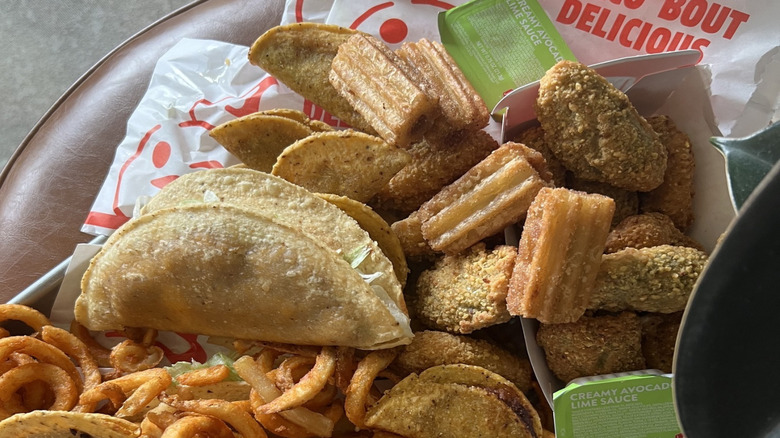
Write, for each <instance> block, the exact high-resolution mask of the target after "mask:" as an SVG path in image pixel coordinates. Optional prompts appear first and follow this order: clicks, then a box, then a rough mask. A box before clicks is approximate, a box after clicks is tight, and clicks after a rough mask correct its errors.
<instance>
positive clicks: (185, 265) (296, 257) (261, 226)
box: [75, 203, 411, 349]
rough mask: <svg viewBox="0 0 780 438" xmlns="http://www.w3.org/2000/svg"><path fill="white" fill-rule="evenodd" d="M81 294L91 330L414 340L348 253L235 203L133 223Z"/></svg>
mask: <svg viewBox="0 0 780 438" xmlns="http://www.w3.org/2000/svg"><path fill="white" fill-rule="evenodd" d="M81 289H82V292H81V295H80V296H79V297H78V299H77V300H76V306H75V315H76V320H77V321H78V322H79V323H81V324H83V325H84V326H86V327H87V328H89V329H91V330H116V329H123V328H126V327H148V328H154V329H158V330H170V331H176V332H180V333H198V334H203V335H209V336H225V337H234V338H238V339H254V340H263V341H270V342H283V343H291V344H301V345H343V346H351V347H355V348H361V349H377V348H387V347H392V346H396V345H400V344H405V343H408V342H409V341H410V339H411V337H410V335H409V333H410V330H409V327H408V322H407V324H406V325H404V324H403V323H402V322H401V321H399V318H398V316H399V315H403V313H402V312H401V311H400V309H398V308H397V307H396V308H395V309H393V308H391V307H392V300H389V299H386V297H384V299H383V297H381V296H379V293H378V291H377V290H376V288H374V287H372V286H371V285H370V284H368V282H366V281H365V280H364V279H363V278H362V277H361V276H360V274H358V272H357V271H355V270H354V269H352V267H351V266H350V265H349V263H347V261H346V260H344V259H343V258H342V257H341V256H340V255H339V254H337V253H336V252H334V251H332V250H331V249H329V248H327V247H325V246H323V245H321V244H320V243H318V242H316V241H315V240H314V239H312V238H310V237H308V236H306V235H303V234H302V233H300V232H299V231H297V230H295V229H293V228H291V227H288V226H286V225H281V224H279V223H277V222H275V221H273V220H271V219H269V218H268V217H266V216H264V215H262V214H259V213H258V212H256V211H255V210H251V209H245V208H240V207H237V206H235V205H232V204H227V203H194V204H187V205H182V206H177V207H171V208H166V209H161V210H157V211H154V212H151V213H147V214H143V215H141V216H139V217H137V218H135V219H132V220H131V221H129V222H127V223H126V224H125V225H124V226H122V227H120V229H119V230H117V231H116V232H115V233H114V234H112V235H111V236H110V237H109V239H108V240H107V241H106V243H105V244H104V246H103V248H102V249H101V251H100V252H99V253H98V254H97V255H96V256H95V257H94V258H93V259H92V261H91V262H90V265H89V267H88V269H87V271H86V273H85V274H84V277H83V278H82V284H81Z"/></svg>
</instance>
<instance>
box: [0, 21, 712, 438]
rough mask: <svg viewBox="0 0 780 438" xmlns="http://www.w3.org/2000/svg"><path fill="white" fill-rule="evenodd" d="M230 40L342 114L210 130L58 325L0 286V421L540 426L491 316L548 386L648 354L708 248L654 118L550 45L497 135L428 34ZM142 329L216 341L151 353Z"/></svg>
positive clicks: (546, 427)
mask: <svg viewBox="0 0 780 438" xmlns="http://www.w3.org/2000/svg"><path fill="white" fill-rule="evenodd" d="M249 58H250V61H251V62H252V63H253V64H255V65H257V66H259V67H261V68H262V69H264V70H265V71H266V72H268V73H270V74H272V75H273V76H274V77H276V78H277V79H278V80H279V81H280V82H282V83H284V84H285V85H287V86H288V87H290V88H291V89H292V90H294V91H296V92H297V93H299V94H301V95H302V96H303V97H304V98H306V99H308V100H310V101H311V102H313V103H315V104H317V105H319V106H320V107H322V108H324V109H325V110H327V111H328V112H330V113H331V114H333V115H335V116H337V117H339V118H340V119H341V120H342V121H343V122H346V123H348V124H349V125H350V127H349V128H345V129H340V130H335V129H333V128H332V127H330V126H327V125H325V124H324V123H322V122H320V121H317V120H311V119H309V118H308V117H307V116H306V115H305V114H303V113H301V112H299V111H294V110H288V109H277V110H270V111H262V112H260V113H257V114H252V115H248V116H244V117H240V118H237V119H235V120H232V121H230V122H227V123H225V124H223V125H220V126H218V127H216V128H215V129H214V130H213V131H212V132H211V136H212V138H214V140H216V141H217V142H218V143H219V144H221V145H222V146H224V147H225V148H226V149H227V150H228V151H230V152H231V153H233V154H234V155H235V156H236V157H237V158H238V159H240V160H241V161H242V164H241V165H239V166H235V167H232V168H227V169H211V170H203V171H199V172H196V173H192V174H188V175H185V176H182V177H179V178H178V179H176V180H175V181H173V182H171V183H169V184H168V185H167V186H166V187H164V188H163V189H162V190H161V191H160V192H159V193H158V194H157V195H156V196H155V197H153V198H152V199H151V200H150V201H149V202H148V203H147V204H146V205H143V206H142V207H141V208H140V209H139V214H138V215H137V216H136V217H134V218H133V219H132V220H131V221H129V222H128V223H127V224H125V225H124V226H123V227H121V228H120V229H119V230H117V232H116V233H115V234H114V235H112V236H111V237H110V238H109V239H108V241H107V242H106V244H105V245H104V247H103V248H102V249H101V251H100V252H99V253H98V254H97V255H96V256H95V257H94V258H93V259H92V261H91V263H90V266H89V268H88V270H87V272H86V273H85V274H84V277H83V279H82V293H81V295H80V296H79V298H78V300H77V302H76V304H75V316H76V320H75V321H74V323H73V325H72V326H71V327H70V331H68V330H64V329H61V328H55V327H53V326H51V324H50V323H49V322H48V320H47V319H46V317H45V316H43V315H41V314H40V313H38V312H37V311H34V310H32V309H30V308H26V307H19V306H10V305H7V306H5V307H3V306H0V319H1V320H20V321H22V322H24V323H26V324H27V325H28V326H30V327H31V328H32V331H33V333H32V334H31V335H28V336H10V334H8V333H6V336H5V337H3V338H1V339H0V356H1V357H0V366H2V367H3V372H2V374H0V402H1V403H0V417H2V421H0V435H2V436H6V435H9V436H10V435H14V434H23V433H27V434H30V433H32V434H35V433H54V432H59V433H70V431H77V432H80V433H84V434H90V435H92V436H117V437H140V436H143V437H152V438H157V437H166V438H167V437H178V436H220V437H222V436H225V437H233V436H243V437H263V436H281V437H331V436H332V437H372V436H373V437H377V438H382V437H384V438H392V437H401V438H424V437H437V436H452V437H459V436H463V437H475V436H485V437H504V436H506V437H510V436H511V437H542V436H549V435H551V432H549V431H550V430H552V429H553V424H552V422H551V411H550V408H549V406H547V405H546V401H545V399H544V397H543V396H542V395H541V393H540V389H539V383H538V382H537V381H536V380H535V377H534V376H533V375H532V371H531V365H530V362H529V360H528V358H527V355H526V353H525V350H524V346H523V345H522V343H520V342H518V339H519V338H520V336H521V333H520V328H519V325H518V324H517V322H518V319H517V318H514V317H515V316H522V317H525V318H535V319H537V320H538V321H539V322H540V329H539V331H538V335H537V340H538V343H539V344H540V345H541V346H542V348H543V349H544V350H545V352H546V355H547V362H548V364H549V367H550V368H551V370H552V371H553V372H554V373H555V375H557V376H558V377H559V378H560V379H561V380H564V381H569V380H571V379H574V378H577V377H581V376H589V375H596V374H605V373H614V372H620V371H628V370H637V369H644V368H646V367H653V368H659V369H662V370H665V371H668V369H669V368H670V367H671V357H672V354H673V352H674V342H675V339H676V331H677V329H678V328H679V324H680V315H681V311H682V310H683V309H684V307H685V305H686V302H687V299H688V296H689V295H690V293H691V291H692V289H693V285H694V284H695V282H696V279H697V278H698V276H699V274H700V273H701V271H702V269H703V267H704V266H705V264H706V261H707V255H706V254H705V253H704V252H703V251H702V250H701V246H700V245H699V244H698V243H696V242H695V241H693V240H692V239H691V238H690V237H688V236H686V235H685V231H686V229H687V228H688V227H689V226H690V223H691V221H692V220H693V219H692V218H693V214H692V202H691V200H692V198H693V189H692V181H693V179H692V174H693V170H694V165H693V163H694V162H693V155H692V152H691V147H690V141H688V139H687V136H685V134H684V133H682V132H680V131H679V130H677V128H676V127H675V125H674V123H673V122H672V121H671V120H669V119H668V118H667V117H664V116H657V117H652V118H650V119H645V118H643V117H642V116H641V115H639V114H638V112H637V111H636V109H634V108H633V106H632V105H631V103H630V102H629V101H628V99H627V98H626V97H625V95H623V94H622V93H620V92H619V91H617V90H616V89H614V87H612V86H611V85H610V84H609V83H608V82H607V81H606V80H604V78H602V77H600V76H598V74H596V72H594V71H592V70H591V69H589V68H587V67H585V66H583V65H581V64H577V63H571V62H561V63H560V64H558V65H556V66H555V67H553V68H552V69H550V71H549V72H548V73H547V75H545V77H544V78H543V80H542V85H541V88H540V93H539V98H538V100H537V106H536V110H537V113H538V114H539V120H538V121H539V124H538V126H534V127H531V128H529V129H528V130H525V131H523V132H519V133H514V134H513V135H512V136H511V138H508V139H507V141H505V142H503V143H502V144H499V142H497V141H496V140H494V139H493V138H492V137H491V136H490V135H489V134H488V133H487V132H486V131H485V129H484V128H485V127H486V125H487V124H488V121H489V112H488V110H487V108H486V107H485V104H484V102H483V101H482V99H481V98H480V97H479V95H478V94H477V93H476V92H475V90H474V89H473V87H472V86H471V85H470V84H469V83H468V81H467V80H466V78H465V77H464V76H463V74H462V72H461V71H460V69H459V68H458V67H457V65H456V64H455V62H454V60H452V58H451V57H450V56H449V55H448V54H447V52H446V50H445V49H444V48H443V46H442V45H441V44H440V43H438V42H435V41H429V40H425V39H423V40H420V41H418V42H408V43H405V44H403V45H402V46H401V47H400V48H398V49H397V50H392V49H391V48H390V47H388V46H387V45H385V44H384V43H383V42H381V41H380V40H378V39H376V38H374V37H372V36H370V35H367V34H364V33H362V32H359V31H354V30H350V29H345V28H341V27H338V26H331V25H317V24H312V23H295V24H290V25H285V26H278V27H276V28H273V29H271V30H269V31H268V32H266V33H265V34H263V35H261V36H260V37H259V38H258V39H257V41H256V42H255V44H253V46H252V47H251V49H250V51H249ZM507 230H510V231H512V230H513V231H515V232H517V233H519V245H518V246H517V247H515V246H512V245H507V244H506V240H505V238H504V232H505V231H507ZM158 331H174V332H177V333H186V334H192V335H196V334H197V335H208V336H210V337H211V338H210V339H211V341H213V342H214V343H218V344H219V345H220V346H222V348H223V349H224V350H225V351H226V352H225V353H224V354H219V355H216V356H214V357H212V358H210V359H209V360H207V361H205V362H204V363H197V362H192V363H190V362H186V363H173V364H170V365H169V364H167V363H166V362H165V360H166V359H165V352H164V351H163V350H162V349H161V348H160V347H159V346H157V345H156V339H157V335H158ZM99 332H101V333H111V334H112V336H115V337H118V339H116V341H117V342H116V343H115V344H114V345H112V346H104V345H103V344H101V342H100V341H99V340H98V339H103V338H96V335H97V334H98V333H99ZM79 368H80V369H81V373H79V371H78V369H79ZM107 430H110V431H111V432H110V434H109V435H105V434H103V431H107Z"/></svg>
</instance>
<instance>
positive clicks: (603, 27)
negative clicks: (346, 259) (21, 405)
mask: <svg viewBox="0 0 780 438" xmlns="http://www.w3.org/2000/svg"><path fill="white" fill-rule="evenodd" d="M463 3H465V2H463V1H446V2H445V1H439V0H405V1H395V2H382V1H363V2H360V3H359V5H358V4H357V3H355V2H346V1H343V0H331V1H328V0H289V1H288V2H287V4H286V7H285V12H284V15H283V20H282V23H281V24H286V23H292V22H301V21H313V22H323V23H331V24H338V25H342V26H345V27H350V28H354V29H359V30H361V31H365V32H368V33H371V34H373V35H375V36H377V37H378V38H380V39H382V40H383V41H385V42H386V43H388V44H389V45H390V46H391V47H393V48H395V47H398V46H399V45H400V44H401V43H402V42H403V41H416V40H418V39H420V38H423V37H424V38H430V39H439V37H440V36H439V32H438V27H437V22H438V19H439V14H440V13H442V12H444V11H447V10H450V9H452V8H453V7H455V6H458V5H461V4H463ZM492 3H503V5H502V7H505V8H507V10H510V11H518V12H517V13H518V14H519V13H520V12H519V11H524V10H526V9H525V7H526V6H528V4H529V3H531V2H530V1H526V0H502V2H492ZM615 3H618V4H615ZM539 4H540V5H541V7H542V8H543V10H544V11H545V12H546V14H547V16H548V18H549V20H550V22H551V23H552V25H554V27H555V29H556V30H557V31H558V32H559V33H560V35H561V36H562V38H563V40H564V41H565V42H566V43H567V44H568V47H569V48H570V49H571V52H572V54H573V55H574V56H575V57H576V58H577V59H578V60H579V61H581V62H583V63H585V64H588V65H592V64H597V63H600V62H604V61H609V60H614V59H617V58H622V57H626V56H636V55H643V54H648V53H656V52H662V51H667V50H678V49H684V48H696V49H700V50H701V52H702V53H703V56H702V58H701V59H700V60H699V65H698V66H697V67H693V68H686V69H677V70H674V71H671V72H667V73H663V74H658V75H655V76H648V77H645V78H644V79H642V80H641V81H640V82H639V83H637V84H636V85H634V86H633V87H632V88H631V90H630V91H629V92H628V95H629V97H630V98H631V100H632V102H634V103H635V105H636V106H637V107H638V108H639V109H640V111H641V112H642V113H643V114H644V115H650V114H653V113H657V114H667V115H669V116H670V117H671V118H672V119H673V120H674V121H675V122H676V123H677V125H678V126H679V127H680V129H682V130H683V131H685V132H686V133H687V134H688V135H689V136H690V137H691V140H692V143H693V146H694V153H695V156H696V166H697V167H696V175H695V178H696V181H695V188H696V196H695V206H694V208H695V211H696V213H697V218H696V221H695V223H694V226H693V228H692V230H691V234H692V236H693V237H694V238H696V239H697V240H699V241H700V242H702V243H703V244H704V245H705V247H707V249H708V250H711V249H712V248H713V247H714V245H715V242H716V241H717V239H718V238H719V236H720V235H721V233H723V232H724V230H725V229H726V227H727V226H728V224H729V222H730V221H731V220H732V219H733V217H734V210H733V209H732V207H731V204H730V201H729V196H728V188H727V182H726V181H727V180H726V176H725V170H724V161H723V158H722V156H721V155H720V154H719V153H718V152H717V151H716V150H715V149H714V148H712V147H711V146H710V145H709V144H708V140H709V138H710V137H711V136H713V135H729V134H731V135H744V134H748V133H750V132H753V131H755V130H758V129H760V128H762V127H764V126H766V125H767V124H768V123H769V121H772V120H774V119H775V118H776V109H777V96H778V88H780V86H779V85H778V77H780V75H778V74H777V73H778V71H779V70H780V59H778V58H780V50H778V47H777V41H778V38H777V34H778V33H777V31H776V30H775V29H776V27H775V25H774V23H772V22H771V20H772V18H774V17H777V16H778V13H779V12H780V3H774V2H770V1H769V0H751V1H750V2H747V1H746V0H732V1H728V2H726V1H723V2H721V3H714V2H707V1H705V0H701V1H696V2H694V1H683V0H664V1H657V2H656V1H652V2H651V1H643V0H624V1H618V2H596V1H585V0H564V1H562V2H561V1H558V0H540V1H539ZM528 29H529V30H533V29H532V28H528ZM258 36H259V35H258ZM247 50H248V48H247V47H242V46H236V45H231V44H226V43H223V42H218V41H205V40H195V39H184V40H181V41H179V42H178V43H177V44H176V45H175V46H174V47H172V48H171V49H170V50H169V51H168V52H167V53H166V54H165V55H164V56H163V57H162V58H161V59H160V60H159V62H158V63H157V65H156V67H155V69H154V72H153V75H152V79H151V82H150V84H149V88H148V90H147V92H146V94H145V95H144V96H143V98H142V100H141V102H140V104H139V105H138V107H137V109H136V110H135V111H134V113H133V114H132V116H131V117H130V119H129V120H128V124H127V132H126V137H125V138H124V140H123V141H122V142H121V143H120V144H119V145H118V147H117V152H116V156H115V159H114V162H113V164H112V166H111V169H110V171H109V174H108V175H107V178H106V180H105V183H104V184H103V186H102V188H101V190H100V192H99V193H98V195H97V197H96V200H95V203H94V205H93V207H92V209H91V211H90V212H89V215H88V217H87V219H86V220H85V223H84V226H83V228H82V230H83V231H84V232H87V233H91V234H95V235H98V234H105V235H107V234H110V233H111V232H113V231H114V230H115V229H116V228H118V227H119V226H121V225H122V224H123V223H124V222H126V221H127V220H129V219H130V217H131V216H132V214H133V209H134V206H135V204H136V202H137V200H138V199H139V198H143V197H148V196H153V195H154V194H155V193H157V191H158V190H159V189H160V188H161V187H163V186H164V185H165V184H167V183H168V182H170V181H172V180H174V179H175V178H177V177H178V176H180V175H183V174H185V173H188V172H194V171H197V170H200V169H207V168H216V167H226V166H230V165H233V164H236V163H238V160H236V158H235V157H233V156H231V155H230V154H229V153H228V152H227V151H225V150H224V149H223V148H222V147H221V146H219V145H218V144H217V143H216V142H215V141H214V140H213V139H211V137H209V135H208V133H209V130H210V129H211V128H213V127H214V126H217V125H219V124H220V123H223V122H226V121H228V120H232V119H234V118H237V117H240V116H243V115H246V114H250V113H253V112H256V111H259V110H264V109H272V108H291V109H296V110H301V111H303V112H304V113H306V114H307V115H308V116H309V117H310V118H312V119H317V120H321V121H324V122H326V123H328V124H330V125H332V126H335V127H342V126H344V125H343V124H342V123H341V122H340V121H339V120H337V119H336V118H334V117H333V116H331V115H330V114H328V113H326V112H325V111H323V110H322V109H320V108H318V107H317V106H315V105H313V104H312V103H311V102H309V101H307V100H305V99H303V98H302V97H300V96H298V95H296V94H295V93H292V92H291V91H290V90H289V89H287V88H286V87H285V86H284V85H282V84H281V83H279V82H278V81H276V80H275V79H274V78H272V77H270V76H269V75H267V74H265V73H264V72H263V71H261V70H260V69H259V68H257V67H255V66H252V65H250V64H249V63H248V61H247ZM522 85H524V84H522V83H518V84H516V86H518V87H519V86H522ZM508 111H510V112H511V111H512V108H511V107H510V108H509V109H508ZM512 128H515V127H514V126H500V124H499V123H498V122H493V124H492V125H491V126H490V127H489V128H488V131H489V132H491V133H492V134H493V135H494V136H496V137H497V138H498V137H500V135H501V131H502V129H503V130H504V131H509V130H511V129H512ZM97 250H98V248H97V247H95V246H92V245H81V246H79V248H77V250H76V253H75V254H74V257H73V263H72V264H71V267H70V269H69V271H68V273H67V275H66V278H65V281H64V282H63V286H62V289H61V291H60V293H59V295H58V297H57V300H56V302H55V303H54V307H53V311H52V321H53V322H54V323H55V324H58V325H60V326H65V327H66V326H67V325H68V324H70V321H71V320H72V318H73V303H74V301H75V298H76V296H78V293H79V280H80V277H81V273H83V271H84V269H85V268H86V265H87V263H88V261H89V259H90V258H91V257H92V255H94V254H95V253H96V251H97ZM103 341H105V342H110V341H111V339H110V338H104V339H103ZM160 343H161V345H163V346H164V349H165V351H166V357H167V359H168V360H169V361H170V362H175V361H177V360H197V361H200V362H202V361H203V360H205V357H207V356H208V355H209V354H212V353H213V352H216V351H219V350H221V347H219V346H218V345H213V344H209V343H208V342H207V341H206V339H205V338H202V337H201V338H197V337H194V336H189V335H177V334H174V333H161V335H160ZM537 348H538V347H537ZM530 353H531V354H534V353H533V352H530ZM536 354H538V352H536ZM541 371H543V370H541ZM548 371H549V370H548ZM542 374H543V373H542ZM550 377H551V376H549V375H548V376H544V375H540V376H539V378H540V379H545V378H550ZM549 381H550V382H555V380H554V379H550V380H549ZM558 384H560V382H558V383H556V385H558ZM553 386H554V385H552V384H551V386H549V387H547V388H546V390H547V392H548V393H550V392H551V391H554V390H555V387H553Z"/></svg>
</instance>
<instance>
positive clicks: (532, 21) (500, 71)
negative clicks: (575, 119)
mask: <svg viewBox="0 0 780 438" xmlns="http://www.w3.org/2000/svg"><path fill="white" fill-rule="evenodd" d="M439 33H440V36H441V42H442V44H443V45H444V47H445V48H446V49H447V51H448V52H449V53H450V55H451V56H452V57H453V58H454V59H455V62H457V63H458V66H459V67H460V68H461V70H462V71H463V73H464V74H465V75H466V78H468V80H469V81H470V82H471V83H472V85H473V86H474V88H475V89H476V90H477V92H478V93H479V95H480V96H482V99H484V100H485V104H486V105H487V107H488V108H493V107H494V106H495V105H496V103H498V101H499V100H500V99H501V97H502V96H503V95H504V94H505V93H507V92H509V91H511V90H513V89H515V88H517V87H519V86H523V85H526V84H528V83H531V82H534V81H537V80H539V79H540V78H541V77H542V76H543V75H544V73H545V72H546V71H547V70H548V69H549V68H550V67H552V66H553V65H555V64H556V63H557V62H558V61H561V60H563V59H568V60H571V61H575V60H576V58H575V57H574V54H573V53H572V52H571V50H569V47H568V46H567V45H566V43H565V42H564V41H563V38H562V37H561V35H560V34H559V33H558V31H557V30H556V29H555V27H554V26H553V24H552V21H551V20H550V18H549V17H548V16H547V14H546V13H545V11H544V9H543V8H542V7H541V6H540V5H539V3H537V2H536V0H474V1H471V2H468V3H464V4H463V5H460V6H458V7H455V8H452V9H450V10H448V11H445V12H442V13H440V14H439Z"/></svg>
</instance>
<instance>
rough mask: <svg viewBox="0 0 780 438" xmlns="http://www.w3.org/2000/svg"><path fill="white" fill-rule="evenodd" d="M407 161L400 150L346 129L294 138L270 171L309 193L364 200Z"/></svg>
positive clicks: (379, 140)
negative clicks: (299, 138) (298, 138)
mask: <svg viewBox="0 0 780 438" xmlns="http://www.w3.org/2000/svg"><path fill="white" fill-rule="evenodd" d="M410 161H411V157H410V155H409V154H408V153H407V152H406V151H404V150H403V149H400V148H398V147H396V146H393V145H390V144H388V143H385V142H384V141H383V140H382V139H381V138H379V137H375V136H373V135H368V134H365V133H362V132H358V131H354V130H351V129H349V130H344V131H329V132H318V133H316V134H312V135H310V136H308V137H306V138H303V139H301V140H298V141H296V142H295V143H293V144H291V145H290V146H288V147H287V148H286V149H285V150H284V151H283V152H282V154H281V155H279V158H278V159H277V160H276V164H274V167H273V169H272V171H271V173H272V174H274V175H276V176H279V177H282V178H284V179H286V180H287V181H290V182H293V183H295V184H298V185H300V186H303V187H306V188H307V189H308V190H311V191H312V192H321V193H332V194H334V195H341V196H347V197H350V198H352V199H354V200H356V201H360V202H368V201H369V200H370V199H371V198H373V197H374V195H376V194H377V193H378V192H379V190H380V189H381V188H382V187H384V186H385V185H386V184H387V183H388V182H389V181H390V179H391V178H392V177H393V176H394V175H395V174H396V173H398V171H400V170H401V169H403V168H404V166H406V165H407V164H409V162H410Z"/></svg>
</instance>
